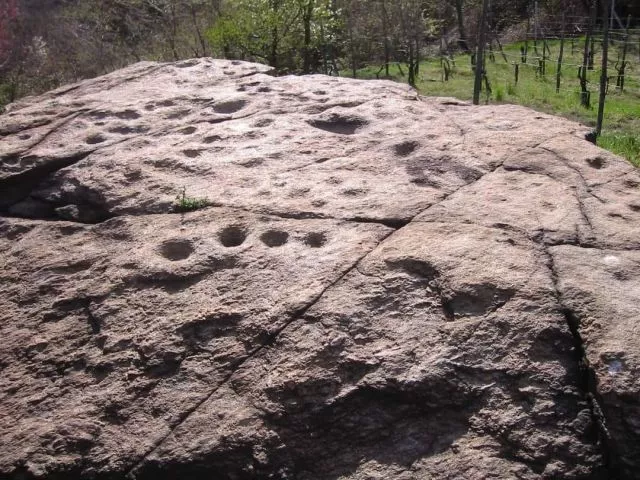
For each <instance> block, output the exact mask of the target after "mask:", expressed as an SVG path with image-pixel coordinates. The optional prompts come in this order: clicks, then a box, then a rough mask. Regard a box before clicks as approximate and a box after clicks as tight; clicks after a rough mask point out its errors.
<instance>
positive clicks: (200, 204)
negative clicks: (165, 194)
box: [173, 188, 211, 213]
mask: <svg viewBox="0 0 640 480" xmlns="http://www.w3.org/2000/svg"><path fill="white" fill-rule="evenodd" d="M210 204H211V202H209V200H208V199H206V198H195V197H188V196H187V191H186V188H183V189H182V192H181V193H180V195H178V196H177V197H176V201H175V203H174V204H173V211H174V212H177V213H185V212H193V211H194V210H200V209H201V208H205V207H208V206H209V205H210Z"/></svg>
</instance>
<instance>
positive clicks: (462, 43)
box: [456, 0, 471, 53]
mask: <svg viewBox="0 0 640 480" xmlns="http://www.w3.org/2000/svg"><path fill="white" fill-rule="evenodd" d="M456 16H457V17H458V36H459V37H460V39H459V40H458V46H459V47H460V48H461V49H462V50H463V51H464V52H465V53H470V51H471V50H469V43H468V42H467V34H466V33H465V29H464V0H456Z"/></svg>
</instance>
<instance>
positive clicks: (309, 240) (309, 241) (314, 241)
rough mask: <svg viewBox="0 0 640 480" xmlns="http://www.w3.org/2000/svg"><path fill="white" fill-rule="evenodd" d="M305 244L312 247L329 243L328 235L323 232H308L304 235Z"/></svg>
mask: <svg viewBox="0 0 640 480" xmlns="http://www.w3.org/2000/svg"><path fill="white" fill-rule="evenodd" d="M303 241H304V244H305V245H307V246H309V247H311V248H320V247H322V246H323V245H324V244H325V243H327V236H326V235H325V234H324V233H322V232H311V233H307V235H305V237H304V240H303Z"/></svg>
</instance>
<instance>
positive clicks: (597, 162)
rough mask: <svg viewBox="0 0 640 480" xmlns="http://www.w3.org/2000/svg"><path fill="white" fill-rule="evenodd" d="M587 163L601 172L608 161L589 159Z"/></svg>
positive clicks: (600, 158)
mask: <svg viewBox="0 0 640 480" xmlns="http://www.w3.org/2000/svg"><path fill="white" fill-rule="evenodd" d="M587 163H588V164H589V166H590V167H591V168H595V169H596V170H600V169H601V168H603V167H604V166H605V165H606V161H605V159H604V158H602V157H595V158H588V159H587Z"/></svg>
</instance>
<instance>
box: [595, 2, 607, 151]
mask: <svg viewBox="0 0 640 480" xmlns="http://www.w3.org/2000/svg"><path fill="white" fill-rule="evenodd" d="M602 8H603V10H604V11H603V19H602V23H603V27H604V38H603V41H602V71H601V72H600V100H599V102H598V120H597V123H596V138H598V137H599V136H600V135H601V134H602V121H603V119H604V106H605V100H606V97H607V82H608V78H607V63H608V61H609V57H608V56H609V0H602Z"/></svg>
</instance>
